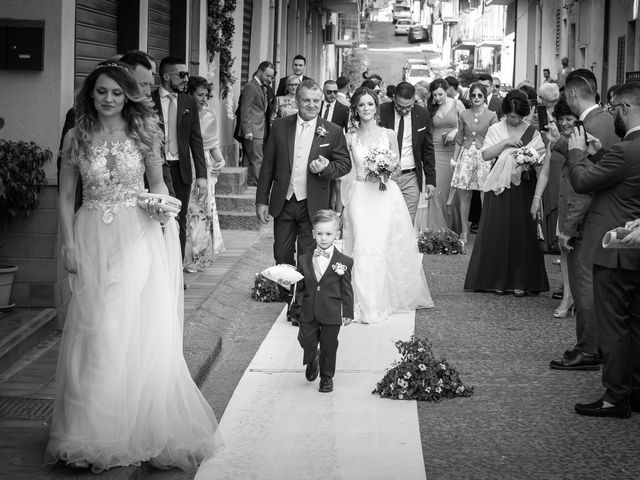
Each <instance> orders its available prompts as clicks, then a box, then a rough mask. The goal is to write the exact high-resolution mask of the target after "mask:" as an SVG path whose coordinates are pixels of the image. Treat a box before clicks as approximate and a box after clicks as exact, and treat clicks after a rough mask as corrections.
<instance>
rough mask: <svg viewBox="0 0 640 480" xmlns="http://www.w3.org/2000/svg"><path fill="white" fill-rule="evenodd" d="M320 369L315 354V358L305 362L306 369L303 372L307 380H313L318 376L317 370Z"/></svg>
mask: <svg viewBox="0 0 640 480" xmlns="http://www.w3.org/2000/svg"><path fill="white" fill-rule="evenodd" d="M319 370H320V360H319V358H318V354H316V358H315V359H314V360H313V362H309V363H307V369H306V370H305V372H304V375H305V376H306V377H307V380H309V381H310V382H313V381H314V380H315V379H316V378H318V371H319Z"/></svg>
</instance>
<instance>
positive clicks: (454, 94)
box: [445, 75, 471, 108]
mask: <svg viewBox="0 0 640 480" xmlns="http://www.w3.org/2000/svg"><path fill="white" fill-rule="evenodd" d="M445 80H446V81H447V83H448V84H449V88H448V89H447V97H450V98H453V99H454V100H460V101H461V102H462V104H463V105H464V108H471V102H470V101H469V99H467V98H464V97H463V96H462V95H461V94H460V90H459V88H458V87H459V86H460V82H459V81H458V79H457V78H456V77H454V76H451V75H450V76H448V77H447V78H445Z"/></svg>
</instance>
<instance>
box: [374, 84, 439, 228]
mask: <svg viewBox="0 0 640 480" xmlns="http://www.w3.org/2000/svg"><path fill="white" fill-rule="evenodd" d="M414 97H415V88H414V87H413V85H411V84H410V83H409V82H400V83H399V84H398V85H397V86H396V93H395V94H394V95H393V102H387V103H383V104H381V105H380V118H381V120H382V122H381V123H382V126H383V127H385V128H390V129H391V130H394V131H395V132H396V133H397V135H398V149H399V151H400V164H401V168H402V171H401V173H400V176H399V177H398V180H397V183H398V186H399V187H400V190H401V191H402V196H403V197H404V201H405V203H406V204H407V208H408V209H409V215H411V221H412V222H413V221H415V219H416V212H417V210H418V201H419V200H420V192H422V182H423V180H424V179H425V178H426V187H425V190H426V191H425V195H426V197H427V198H431V197H432V196H433V192H434V191H435V188H436V166H435V155H434V153H433V137H432V135H431V116H430V115H429V112H428V111H427V109H426V108H423V107H421V106H420V105H416V104H415V99H414Z"/></svg>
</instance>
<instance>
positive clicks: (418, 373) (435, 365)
mask: <svg viewBox="0 0 640 480" xmlns="http://www.w3.org/2000/svg"><path fill="white" fill-rule="evenodd" d="M396 348H397V349H398V352H400V355H401V359H400V361H399V362H395V363H394V364H393V366H392V367H391V368H390V369H389V370H387V372H386V373H385V375H384V377H383V378H382V380H380V381H379V382H378V384H377V385H376V388H375V389H374V390H373V392H371V393H373V394H376V393H377V394H378V395H380V396H381V397H383V398H392V399H394V400H426V401H428V402H438V401H440V400H442V399H444V398H454V397H470V396H471V395H472V394H473V387H466V386H465V385H464V384H463V383H462V380H460V376H459V375H458V372H457V371H456V369H455V368H453V366H452V365H451V364H450V363H449V362H447V361H446V360H445V359H437V358H435V356H434V355H433V352H432V351H431V342H429V340H427V339H426V338H424V339H422V338H419V337H416V336H413V335H412V336H411V339H410V340H409V341H407V342H403V341H397V342H396Z"/></svg>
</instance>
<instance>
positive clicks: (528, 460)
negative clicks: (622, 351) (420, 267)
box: [416, 254, 640, 480]
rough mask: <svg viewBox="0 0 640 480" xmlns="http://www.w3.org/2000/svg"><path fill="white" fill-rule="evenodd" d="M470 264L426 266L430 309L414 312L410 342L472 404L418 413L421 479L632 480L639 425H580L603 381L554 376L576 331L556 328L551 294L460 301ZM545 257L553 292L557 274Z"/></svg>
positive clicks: (423, 406) (639, 470)
mask: <svg viewBox="0 0 640 480" xmlns="http://www.w3.org/2000/svg"><path fill="white" fill-rule="evenodd" d="M469 257H470V254H467V255H462V256H454V257H445V256H427V257H426V258H425V259H424V266H425V271H426V272H427V280H428V282H429V287H430V288H431V293H432V295H433V298H434V301H435V304H436V308H435V309H433V310H422V311H419V312H418V314H417V316H416V334H418V335H420V336H426V337H427V338H429V340H431V342H432V343H433V350H434V353H435V354H436V355H437V356H442V357H446V358H447V359H448V360H449V361H451V362H452V363H453V365H454V366H456V367H457V368H458V370H459V371H460V374H461V378H462V380H463V382H465V384H467V385H472V386H474V387H475V392H474V395H473V396H472V397H470V398H461V399H455V400H449V401H443V402H440V403H438V404H431V403H426V402H422V403H419V404H418V414H419V417H420V423H421V435H422V441H423V453H424V459H425V468H426V471H427V478H430V479H438V480H440V479H452V480H453V479H456V480H457V479H489V478H491V479H502V478H504V479H514V480H515V479H529V478H539V479H582V480H586V479H637V478H640V455H639V452H640V415H638V414H635V415H634V416H633V417H632V418H631V419H602V418H589V417H583V416H580V415H577V414H576V413H575V412H574V410H573V405H574V403H576V402H590V401H593V400H595V399H597V398H598V397H599V396H600V395H601V394H602V391H603V390H602V387H601V383H600V372H567V371H560V370H551V369H550V368H549V361H550V360H552V359H553V358H556V357H559V356H561V354H562V352H564V350H565V349H567V348H570V347H572V346H573V343H574V342H575V322H574V320H573V319H572V318H571V317H569V318H566V319H556V318H554V317H553V315H552V312H553V310H554V308H555V307H556V306H557V304H558V303H559V301H557V300H552V299H551V294H550V292H547V293H543V294H540V295H539V296H537V297H525V298H515V297H513V296H511V295H509V296H496V295H493V294H486V293H471V292H464V291H463V290H462V285H463V283H464V276H465V273H466V267H467V263H468V261H469ZM553 259H555V257H554V256H547V272H548V274H549V279H550V284H551V288H552V289H555V288H558V286H559V285H560V284H561V277H560V268H559V267H558V266H556V265H554V264H553V262H552V260H553Z"/></svg>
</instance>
